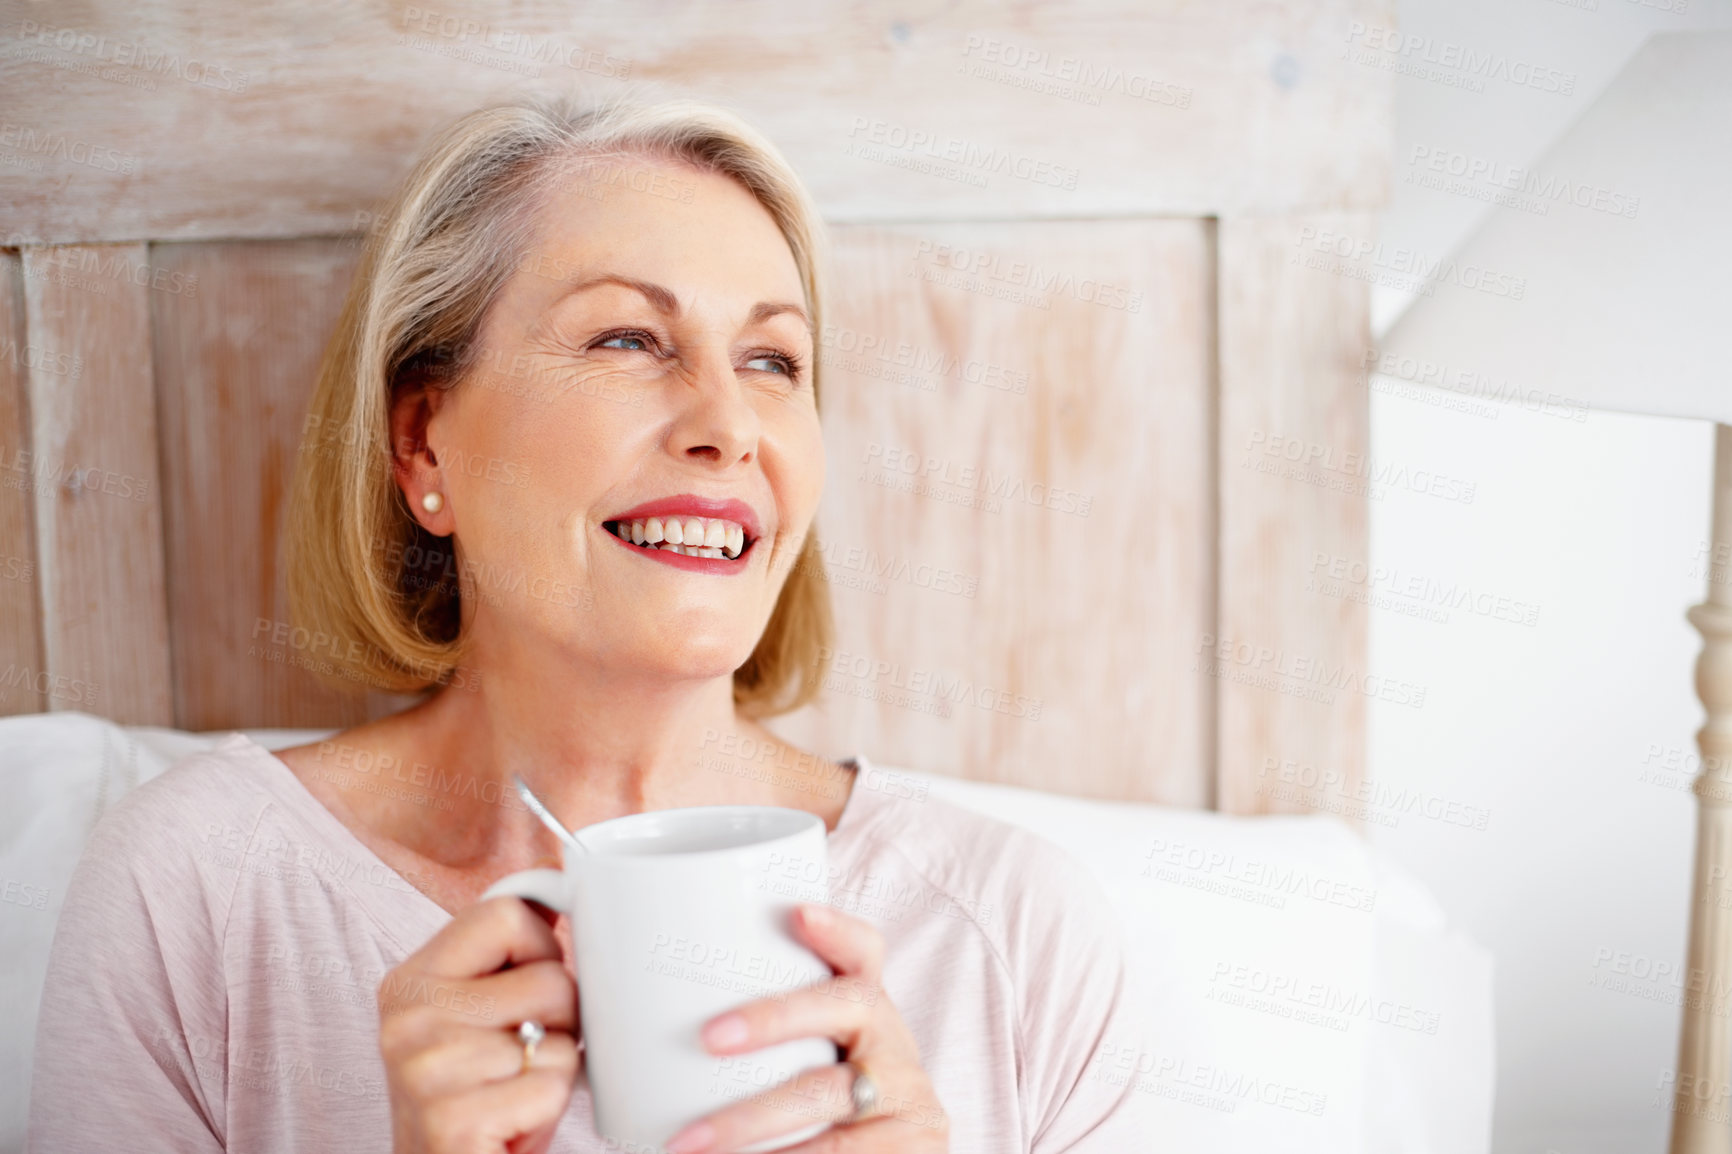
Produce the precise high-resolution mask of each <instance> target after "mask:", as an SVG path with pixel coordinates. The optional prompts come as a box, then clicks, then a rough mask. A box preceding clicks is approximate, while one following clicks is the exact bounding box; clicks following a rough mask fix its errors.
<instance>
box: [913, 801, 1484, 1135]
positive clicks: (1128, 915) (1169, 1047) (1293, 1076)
mask: <svg viewBox="0 0 1732 1154" xmlns="http://www.w3.org/2000/svg"><path fill="white" fill-rule="evenodd" d="M885 772H886V773H887V774H897V773H901V772H902V771H892V770H886V771H885ZM905 776H906V781H900V780H899V781H893V782H889V783H887V787H888V788H894V789H897V790H898V791H899V792H906V791H907V790H909V789H913V790H916V791H919V790H924V789H929V790H930V792H931V796H933V797H938V798H943V799H944V800H946V801H949V802H951V803H952V804H956V805H962V806H966V807H968V808H970V809H973V810H976V811H978V812H981V813H985V814H988V815H990V816H992V817H996V818H999V819H1000V820H1003V821H1007V822H1011V823H1013V824H1016V825H1019V826H1023V827H1025V828H1027V829H1030V830H1033V831H1034V832H1036V833H1038V834H1040V835H1042V836H1043V837H1045V838H1047V839H1048V840H1050V841H1053V842H1056V843H1057V844H1058V845H1060V846H1061V847H1063V848H1064V849H1065V850H1067V851H1069V852H1070V853H1071V855H1072V856H1074V857H1076V858H1077V859H1078V860H1079V861H1081V862H1082V863H1083V864H1084V865H1086V866H1088V867H1089V869H1090V870H1091V871H1092V872H1093V873H1094V875H1095V877H1096V878H1097V879H1098V880H1099V881H1100V883H1101V886H1102V888H1103V889H1104V890H1105V891H1106V893H1107V896H1108V898H1110V899H1111V901H1112V903H1113V904H1114V906H1116V907H1117V909H1118V911H1119V913H1120V914H1121V915H1122V916H1123V918H1124V930H1125V940H1126V948H1127V951H1128V954H1129V959H1130V964H1131V968H1132V970H1133V971H1134V972H1135V973H1136V974H1137V976H1138V977H1139V978H1140V980H1141V984H1142V990H1141V995H1142V997H1143V999H1144V1000H1145V1001H1146V1002H1147V1004H1148V1005H1149V1008H1150V1013H1149V1016H1148V1019H1147V1026H1146V1029H1147V1033H1146V1035H1145V1037H1144V1038H1143V1039H1142V1040H1141V1042H1140V1043H1139V1044H1140V1045H1141V1047H1142V1048H1143V1049H1144V1050H1145V1051H1146V1054H1147V1056H1145V1057H1143V1058H1142V1060H1141V1062H1140V1063H1139V1066H1140V1068H1141V1069H1142V1070H1143V1071H1146V1072H1145V1073H1143V1074H1142V1076H1141V1077H1140V1078H1139V1080H1138V1086H1139V1088H1141V1089H1143V1090H1144V1091H1145V1092H1146V1093H1148V1094H1149V1095H1150V1097H1151V1098H1152V1099H1153V1100H1154V1101H1153V1102H1152V1103H1151V1105H1152V1107H1153V1110H1154V1117H1155V1118H1156V1119H1157V1120H1158V1121H1157V1124H1158V1126H1159V1139H1160V1141H1159V1143H1158V1145H1159V1146H1160V1148H1163V1149H1173V1150H1208V1151H1241V1150H1242V1151H1246V1152H1247V1154H1249V1152H1251V1151H1259V1152H1263V1151H1270V1150H1280V1151H1318V1152H1319V1154H1322V1152H1328V1154H1338V1152H1342V1151H1359V1150H1363V1151H1374V1152H1376V1154H1386V1152H1405V1151H1414V1152H1418V1151H1487V1150H1489V1149H1490V1146H1491V1114H1492V1097H1493V1089H1494V1082H1493V1077H1492V1070H1493V1049H1492V1047H1493V1039H1492V1000H1491V983H1492V974H1491V957H1490V955H1489V953H1487V951H1485V950H1484V949H1483V948H1481V947H1479V946H1477V945H1475V944H1474V943H1472V942H1470V941H1468V940H1467V939H1466V938H1464V937H1462V936H1460V935H1459V934H1455V933H1452V932H1450V931H1449V929H1448V928H1447V926H1446V924H1445V919H1444V917H1443V913H1442V911H1441V910H1440V909H1439V908H1438V906H1437V903H1436V902H1435V900H1433V899H1432V897H1431V895H1430V894H1429V893H1428V892H1427V891H1426V890H1425V889H1424V888H1423V887H1422V886H1421V885H1420V884H1419V883H1418V882H1417V880H1415V879H1414V878H1412V877H1411V876H1410V875H1408V874H1406V873H1405V872H1403V871H1401V870H1400V869H1398V868H1397V867H1395V865H1394V864H1393V863H1392V862H1390V861H1388V860H1387V859H1385V858H1383V857H1382V856H1381V855H1379V854H1378V853H1377V852H1376V851H1375V850H1374V849H1373V848H1372V847H1371V846H1370V845H1369V843H1367V842H1366V841H1364V840H1363V839H1361V838H1360V837H1358V836H1357V835H1356V834H1355V833H1354V832H1353V831H1352V830H1351V829H1350V828H1349V827H1348V826H1346V825H1345V824H1344V823H1342V822H1341V821H1339V820H1337V819H1335V818H1333V817H1328V816H1313V817H1232V816H1228V815H1224V814H1218V813H1212V812H1207V811H1198V810H1176V809H1168V808H1164V807H1161V806H1153V805H1138V804H1133V803H1129V802H1101V801H1089V800H1084V799H1080V798H1071V797H1062V796H1058V795H1054V794H1049V793H1045V792H1042V791H1037V790H1028V789H1018V788H1014V787H1011V786H1001V785H988V784H984V783H980V782H969V781H961V780H958V779H954V778H944V777H936V776H926V775H921V774H906V775H905ZM1313 1111H1316V1112H1313Z"/></svg>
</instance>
